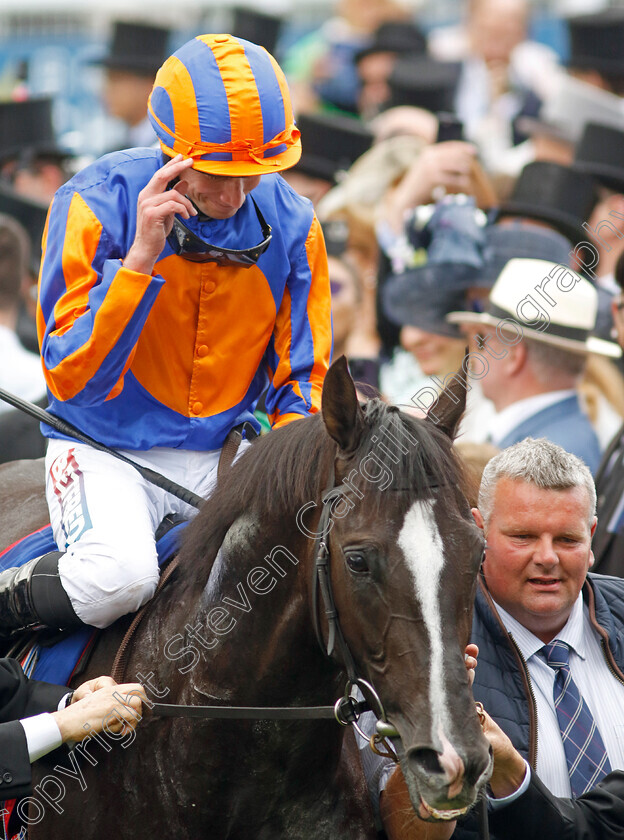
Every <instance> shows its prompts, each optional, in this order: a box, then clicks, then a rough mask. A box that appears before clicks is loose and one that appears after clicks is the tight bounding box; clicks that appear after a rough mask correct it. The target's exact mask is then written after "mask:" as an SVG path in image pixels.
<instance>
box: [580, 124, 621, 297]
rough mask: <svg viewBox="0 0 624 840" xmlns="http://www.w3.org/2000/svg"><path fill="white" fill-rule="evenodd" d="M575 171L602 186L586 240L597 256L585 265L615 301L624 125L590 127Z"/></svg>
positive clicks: (595, 125) (584, 138) (585, 134)
mask: <svg viewBox="0 0 624 840" xmlns="http://www.w3.org/2000/svg"><path fill="white" fill-rule="evenodd" d="M623 114H624V108H623ZM574 167H575V169H578V170H579V171H581V172H585V173H587V174H588V175H591V176H592V177H593V178H594V179H595V180H596V181H597V182H598V184H599V190H598V194H599V199H598V203H597V204H596V207H595V208H594V210H593V212H592V214H591V216H590V217H589V218H588V219H587V224H586V226H585V238H586V239H587V240H588V242H589V243H590V245H591V248H592V249H593V251H594V254H593V257H592V258H589V259H588V258H587V257H586V256H585V259H583V260H581V262H583V263H584V267H587V268H589V269H590V271H591V274H592V276H595V278H596V282H597V284H598V286H600V287H601V288H603V289H605V290H606V291H607V292H608V293H609V294H610V295H611V297H613V295H615V294H619V292H620V289H619V287H618V285H617V283H616V282H615V276H614V272H615V266H616V263H617V261H618V258H619V256H620V254H621V253H622V252H624V124H623V125H622V128H621V129H617V128H612V127H611V126H606V125H599V124H597V123H589V124H588V125H586V126H585V130H584V132H583V135H582V136H581V139H580V141H579V143H578V145H577V147H576V152H575V156H574Z"/></svg>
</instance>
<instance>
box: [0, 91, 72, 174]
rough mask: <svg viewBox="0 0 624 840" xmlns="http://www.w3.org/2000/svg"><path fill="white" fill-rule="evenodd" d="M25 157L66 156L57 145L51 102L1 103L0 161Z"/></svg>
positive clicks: (42, 100) (45, 100)
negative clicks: (31, 155)
mask: <svg viewBox="0 0 624 840" xmlns="http://www.w3.org/2000/svg"><path fill="white" fill-rule="evenodd" d="M24 154H35V155H36V154H40V155H54V156H58V157H59V158H63V157H68V156H69V153H68V152H65V151H63V150H62V149H60V148H59V146H58V145H57V143H56V138H55V136H54V127H53V125H52V100H51V99H46V98H42V99H26V100H25V101H23V102H0V160H6V159H7V158H14V157H18V156H22V155H24Z"/></svg>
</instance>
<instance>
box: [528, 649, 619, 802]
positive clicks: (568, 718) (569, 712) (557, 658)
mask: <svg viewBox="0 0 624 840" xmlns="http://www.w3.org/2000/svg"><path fill="white" fill-rule="evenodd" d="M542 651H543V652H544V655H545V657H546V662H547V663H548V664H549V665H550V667H551V668H552V669H553V670H554V671H555V684H554V686H553V697H554V700H555V709H556V711H557V719H558V721H559V728H560V730H561V739H562V740H563V747H564V750H565V756H566V761H567V762H568V772H569V774H570V786H571V788H572V796H574V797H576V796H580V795H581V794H582V793H585V792H586V791H588V790H590V789H591V788H593V787H594V785H596V784H597V783H598V782H599V781H600V780H601V779H602V778H603V777H604V776H606V775H607V773H609V772H610V771H611V765H610V763H609V758H608V757H607V751H606V749H605V745H604V743H603V741H602V737H601V735H600V732H599V730H598V727H597V726H596V721H595V720H594V718H593V715H592V713H591V712H590V710H589V706H588V705H587V703H586V702H585V700H583V697H582V695H581V693H580V691H579V690H578V687H577V685H576V683H575V682H574V680H573V679H572V674H571V673H570V665H569V654H570V651H569V648H568V645H567V644H566V643H565V642H562V641H560V640H559V639H555V641H554V642H550V644H548V645H544V647H543V648H542Z"/></svg>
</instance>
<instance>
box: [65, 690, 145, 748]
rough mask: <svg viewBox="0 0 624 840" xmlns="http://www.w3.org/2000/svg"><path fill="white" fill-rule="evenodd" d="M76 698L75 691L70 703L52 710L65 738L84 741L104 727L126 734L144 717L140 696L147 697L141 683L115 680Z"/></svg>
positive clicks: (115, 732) (109, 730)
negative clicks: (119, 683) (123, 682)
mask: <svg viewBox="0 0 624 840" xmlns="http://www.w3.org/2000/svg"><path fill="white" fill-rule="evenodd" d="M105 679H110V678H105ZM91 682H97V680H92V681H91ZM75 698H76V694H74V697H73V698H72V702H71V704H70V705H69V706H67V707H66V708H65V709H61V710H60V711H58V712H53V713H52V717H53V718H54V720H55V721H56V724H57V726H58V728H59V731H60V733H61V738H62V739H63V742H66V741H82V739H83V738H86V737H87V736H88V735H90V734H91V733H93V732H96V733H97V732H102V731H103V730H107V731H108V732H111V733H113V734H118V733H122V734H127V733H129V732H131V731H132V730H133V729H135V728H136V726H137V724H138V723H139V721H140V720H141V709H142V704H141V699H143V700H147V697H146V695H145V691H144V689H143V687H142V686H141V685H140V684H139V683H125V684H123V685H117V684H116V683H115V682H114V681H113V683H112V685H110V684H109V685H106V686H103V687H101V688H98V689H96V690H94V691H90V692H87V693H86V694H84V696H83V697H82V698H81V699H78V700H76V699H75Z"/></svg>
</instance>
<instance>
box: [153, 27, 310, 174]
mask: <svg viewBox="0 0 624 840" xmlns="http://www.w3.org/2000/svg"><path fill="white" fill-rule="evenodd" d="M148 115H149V119H150V122H151V124H152V126H153V128H154V131H155V132H156V134H157V135H158V139H159V140H160V146H161V149H162V150H163V152H164V153H165V154H166V155H168V156H169V157H175V155H177V154H182V155H183V156H184V157H192V158H193V160H194V164H193V168H194V169H197V170H198V171H200V172H209V173H212V174H214V175H235V176H247V175H263V174H265V173H268V172H280V171H281V170H282V169H288V167H290V166H294V165H295V163H297V161H298V160H299V157H300V156H301V140H300V139H299V130H298V129H297V127H296V126H295V121H294V118H293V111H292V105H291V102H290V93H289V90H288V85H287V83H286V78H285V76H284V73H283V71H282V70H281V68H280V66H279V64H278V63H277V62H276V61H275V59H274V58H273V56H272V55H270V54H269V53H268V52H267V51H266V50H265V49H264V48H263V47H259V46H257V45H256V44H252V43H251V42H250V41H244V40H243V39H242V38H235V37H234V36H232V35H199V36H198V37H197V38H194V39H193V40H192V41H188V42H187V43H186V44H184V46H182V47H180V49H179V50H177V51H176V52H175V53H174V54H173V55H172V56H170V57H169V58H168V59H167V60H166V61H165V63H164V64H163V65H162V67H161V68H160V70H159V71H158V73H157V74H156V79H155V81H154V87H153V89H152V92H151V94H150V98H149V102H148Z"/></svg>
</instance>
